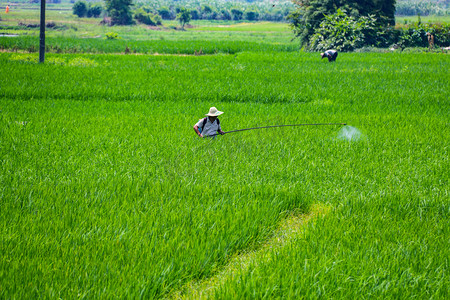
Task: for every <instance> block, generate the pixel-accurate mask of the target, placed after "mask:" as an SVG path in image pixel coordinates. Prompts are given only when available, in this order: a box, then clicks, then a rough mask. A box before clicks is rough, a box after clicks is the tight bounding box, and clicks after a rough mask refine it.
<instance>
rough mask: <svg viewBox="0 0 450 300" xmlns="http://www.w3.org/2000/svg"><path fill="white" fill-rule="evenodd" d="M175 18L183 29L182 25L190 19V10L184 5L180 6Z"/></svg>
mask: <svg viewBox="0 0 450 300" xmlns="http://www.w3.org/2000/svg"><path fill="white" fill-rule="evenodd" d="M177 20H178V21H179V22H180V25H181V27H182V28H183V29H184V25H186V24H189V21H191V12H190V11H189V10H188V9H186V8H185V7H182V8H180V12H179V13H178V15H177Z"/></svg>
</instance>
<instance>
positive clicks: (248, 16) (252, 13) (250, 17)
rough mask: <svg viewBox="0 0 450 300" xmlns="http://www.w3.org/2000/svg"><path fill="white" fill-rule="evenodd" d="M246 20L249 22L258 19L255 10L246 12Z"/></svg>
mask: <svg viewBox="0 0 450 300" xmlns="http://www.w3.org/2000/svg"><path fill="white" fill-rule="evenodd" d="M245 18H246V19H247V20H249V21H256V20H257V19H258V13H257V12H256V11H253V10H248V11H246V12H245Z"/></svg>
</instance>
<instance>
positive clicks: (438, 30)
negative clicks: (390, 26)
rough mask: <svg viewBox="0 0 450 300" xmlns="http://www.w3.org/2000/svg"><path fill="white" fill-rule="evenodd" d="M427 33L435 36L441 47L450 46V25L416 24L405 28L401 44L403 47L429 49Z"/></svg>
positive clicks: (435, 41) (435, 40) (436, 43)
mask: <svg viewBox="0 0 450 300" xmlns="http://www.w3.org/2000/svg"><path fill="white" fill-rule="evenodd" d="M427 32H429V33H431V34H432V35H433V36H434V44H435V45H436V46H439V47H448V46H449V45H450V24H429V23H420V22H416V23H413V24H411V25H410V26H408V27H407V28H404V29H403V30H402V32H401V36H400V41H399V43H400V44H401V45H402V47H428V38H427Z"/></svg>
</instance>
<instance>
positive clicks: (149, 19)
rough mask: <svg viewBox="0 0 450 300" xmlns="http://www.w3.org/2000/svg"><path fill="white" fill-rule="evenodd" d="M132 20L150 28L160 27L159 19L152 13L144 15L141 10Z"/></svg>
mask: <svg viewBox="0 0 450 300" xmlns="http://www.w3.org/2000/svg"><path fill="white" fill-rule="evenodd" d="M134 18H135V19H136V20H137V21H138V22H139V23H143V24H146V25H150V26H156V25H161V17H160V16H158V15H154V14H152V13H146V12H145V11H144V10H143V9H138V10H137V11H136V12H135V14H134Z"/></svg>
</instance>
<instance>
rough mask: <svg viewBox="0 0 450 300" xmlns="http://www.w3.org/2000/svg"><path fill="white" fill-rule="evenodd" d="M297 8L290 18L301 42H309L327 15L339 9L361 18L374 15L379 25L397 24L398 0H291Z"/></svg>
mask: <svg viewBox="0 0 450 300" xmlns="http://www.w3.org/2000/svg"><path fill="white" fill-rule="evenodd" d="M291 1H292V2H293V3H294V4H295V6H296V7H297V9H296V10H295V11H293V12H292V13H291V14H290V15H289V16H288V18H287V19H288V20H289V21H290V22H291V26H292V28H293V30H294V33H295V35H296V37H298V38H299V39H300V43H301V44H308V42H309V39H310V38H311V36H312V35H313V34H314V33H315V31H316V30H317V29H318V28H319V26H320V23H321V22H322V20H324V19H325V15H332V14H334V13H336V12H337V10H338V9H345V10H346V11H347V13H348V15H349V16H352V17H354V18H359V17H362V16H365V17H367V16H369V15H373V16H374V17H375V18H376V19H377V25H379V26H384V27H386V26H389V25H394V24H395V16H394V14H395V3H396V0H291Z"/></svg>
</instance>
